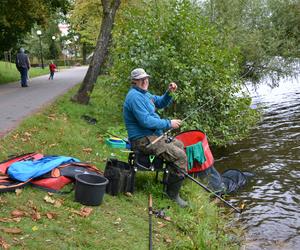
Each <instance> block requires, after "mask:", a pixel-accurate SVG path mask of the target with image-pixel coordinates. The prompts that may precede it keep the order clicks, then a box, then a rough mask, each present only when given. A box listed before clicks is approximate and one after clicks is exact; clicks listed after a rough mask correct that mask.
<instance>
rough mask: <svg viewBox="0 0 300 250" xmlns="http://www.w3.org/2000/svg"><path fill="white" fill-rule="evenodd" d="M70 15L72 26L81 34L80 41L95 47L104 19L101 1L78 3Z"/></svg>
mask: <svg viewBox="0 0 300 250" xmlns="http://www.w3.org/2000/svg"><path fill="white" fill-rule="evenodd" d="M70 14H71V16H70V23H71V26H72V28H73V29H74V30H75V31H76V32H78V33H79V34H80V41H81V42H82V43H86V44H87V45H90V46H95V45H96V42H97V37H98V34H99V29H100V24H101V17H102V6H101V1H99V0H91V1H85V0H79V1H76V2H75V4H74V8H73V10H72V11H71V12H70Z"/></svg>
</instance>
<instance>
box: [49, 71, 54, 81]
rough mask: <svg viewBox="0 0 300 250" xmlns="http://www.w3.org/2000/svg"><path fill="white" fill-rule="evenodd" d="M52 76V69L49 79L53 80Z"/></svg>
mask: <svg viewBox="0 0 300 250" xmlns="http://www.w3.org/2000/svg"><path fill="white" fill-rule="evenodd" d="M53 77H54V71H50V76H49V79H51V80H53Z"/></svg>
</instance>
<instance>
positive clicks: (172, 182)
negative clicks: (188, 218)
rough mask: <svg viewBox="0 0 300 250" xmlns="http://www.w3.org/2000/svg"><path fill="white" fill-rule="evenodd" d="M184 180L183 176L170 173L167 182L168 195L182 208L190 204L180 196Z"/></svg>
mask: <svg viewBox="0 0 300 250" xmlns="http://www.w3.org/2000/svg"><path fill="white" fill-rule="evenodd" d="M183 180H184V177H183V176H179V175H177V174H175V173H170V174H169V176H168V181H167V190H166V193H167V195H168V197H169V198H170V199H171V200H173V201H175V202H176V203H177V204H178V205H179V206H180V207H186V206H187V205H188V203H187V202H186V201H185V200H183V199H182V198H181V197H180V196H179V190H180V188H181V186H182V182H183Z"/></svg>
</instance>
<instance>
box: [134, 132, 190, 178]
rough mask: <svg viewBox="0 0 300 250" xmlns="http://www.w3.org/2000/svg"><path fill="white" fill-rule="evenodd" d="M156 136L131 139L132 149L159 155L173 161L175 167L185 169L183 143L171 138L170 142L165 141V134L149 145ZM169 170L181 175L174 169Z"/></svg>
mask: <svg viewBox="0 0 300 250" xmlns="http://www.w3.org/2000/svg"><path fill="white" fill-rule="evenodd" d="M156 138H157V136H145V137H143V138H140V139H138V140H135V141H132V142H131V146H132V149H133V150H139V151H141V152H143V153H144V154H151V155H156V156H160V157H161V158H163V159H165V160H166V161H167V162H171V163H174V164H175V165H176V166H177V167H180V168H181V169H183V170H185V171H186V166H187V157H186V154H185V151H184V145H183V143H182V142H181V141H179V140H176V139H173V140H172V141H171V142H167V137H166V136H165V137H164V138H162V139H161V140H159V141H158V142H156V143H155V144H152V145H149V144H150V143H151V142H152V141H154V140H155V139H156ZM171 171H172V172H174V173H175V174H178V175H181V174H179V173H178V172H177V171H174V169H171Z"/></svg>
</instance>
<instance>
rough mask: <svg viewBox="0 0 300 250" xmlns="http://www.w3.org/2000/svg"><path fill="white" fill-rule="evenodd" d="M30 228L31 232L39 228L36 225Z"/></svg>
mask: <svg viewBox="0 0 300 250" xmlns="http://www.w3.org/2000/svg"><path fill="white" fill-rule="evenodd" d="M31 229H32V231H33V232H35V231H37V230H39V228H38V227H37V226H33V227H32V228H31Z"/></svg>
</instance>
